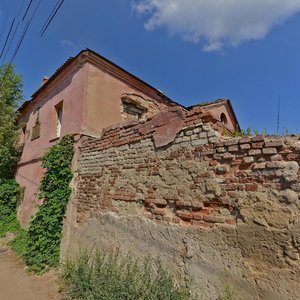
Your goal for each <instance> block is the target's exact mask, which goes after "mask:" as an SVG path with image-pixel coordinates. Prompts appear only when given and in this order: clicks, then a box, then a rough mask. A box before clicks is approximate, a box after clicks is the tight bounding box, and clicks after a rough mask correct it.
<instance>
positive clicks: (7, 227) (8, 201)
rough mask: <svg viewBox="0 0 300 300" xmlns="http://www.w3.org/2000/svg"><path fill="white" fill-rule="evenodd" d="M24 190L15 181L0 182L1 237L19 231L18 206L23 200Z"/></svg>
mask: <svg viewBox="0 0 300 300" xmlns="http://www.w3.org/2000/svg"><path fill="white" fill-rule="evenodd" d="M22 192H23V190H22V188H21V187H20V186H19V185H18V183H17V182H16V181H15V180H14V179H7V180H4V179H2V180H0V237H1V236H3V235H5V234H6V233H7V232H16V231H18V230H19V228H20V226H19V222H18V220H17V205H18V203H19V201H20V199H21V198H22Z"/></svg>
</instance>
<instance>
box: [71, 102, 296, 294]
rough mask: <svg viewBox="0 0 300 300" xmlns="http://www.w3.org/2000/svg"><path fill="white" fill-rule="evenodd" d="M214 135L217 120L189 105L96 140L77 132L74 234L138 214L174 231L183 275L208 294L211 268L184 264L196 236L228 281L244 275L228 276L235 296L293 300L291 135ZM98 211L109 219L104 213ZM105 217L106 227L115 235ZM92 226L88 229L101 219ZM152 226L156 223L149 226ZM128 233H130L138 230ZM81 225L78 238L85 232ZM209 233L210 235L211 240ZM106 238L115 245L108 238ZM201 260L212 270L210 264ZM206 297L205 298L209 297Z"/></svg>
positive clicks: (136, 243)
mask: <svg viewBox="0 0 300 300" xmlns="http://www.w3.org/2000/svg"><path fill="white" fill-rule="evenodd" d="M221 133H222V124H220V123H219V122H218V121H217V120H214V118H213V117H212V116H211V114H209V113H207V112H204V111H203V110H202V109H201V108H199V107H196V108H194V109H193V110H192V111H189V112H186V111H183V110H181V109H179V108H172V109H170V110H169V111H166V112H162V113H160V114H159V115H157V116H155V117H154V118H152V119H151V120H149V121H147V122H142V123H141V122H140V123H139V122H128V123H122V124H119V125H116V126H114V127H110V128H106V129H105V130H104V132H103V135H102V137H101V138H100V139H92V138H88V137H85V138H84V140H83V142H82V145H81V149H80V159H79V169H78V173H77V176H76V182H75V185H76V192H75V196H74V197H75V200H74V203H75V211H76V213H75V215H76V224H75V227H74V232H75V231H76V230H77V231H80V230H81V229H80V228H85V229H82V230H84V232H85V234H87V235H88V234H90V232H91V231H92V229H91V227H89V225H86V224H88V223H89V222H91V220H93V219H94V220H96V219H97V218H98V219H99V220H100V219H101V218H103V216H105V214H113V216H115V217H114V218H116V217H117V216H120V217H125V218H129V219H130V220H131V221H130V222H133V223H134V222H140V220H144V221H143V222H144V223H143V224H144V226H145V228H147V230H149V231H151V230H153V232H157V231H159V232H160V230H161V231H163V230H167V229H166V228H169V229H170V228H172V230H175V229H174V228H176V234H175V233H174V237H175V236H176V237H177V240H178V243H181V241H183V249H185V250H184V251H185V254H184V255H183V254H182V253H181V252H180V251H179V252H178V253H179V254H178V255H179V256H180V257H182V256H183V257H184V260H183V261H184V263H183V265H184V266H185V268H184V271H183V273H184V275H183V278H185V279H186V278H187V277H189V276H191V277H193V278H196V277H197V280H202V282H205V280H206V281H207V280H208V282H206V285H207V286H209V287H210V289H211V291H210V292H209V294H211V295H215V294H214V293H215V290H217V289H218V287H216V286H215V285H214V283H212V282H213V281H214V280H215V277H214V276H216V274H215V273H214V271H210V272H211V273H212V274H210V275H209V274H207V277H205V276H206V275H205V271H204V270H202V269H201V265H203V264H204V262H203V261H202V263H200V262H201V260H203V259H204V257H205V254H203V257H198V256H197V257H198V258H197V259H198V260H197V263H195V264H196V265H197V264H198V265H197V266H198V269H197V268H196V269H195V266H193V267H191V266H190V264H189V262H187V261H186V257H189V256H190V259H192V257H193V256H194V254H195V252H197V251H196V249H198V250H199V249H201V246H200V244H199V243H200V242H199V243H198V244H197V243H196V242H195V241H196V240H198V239H202V238H203V237H204V236H206V239H205V240H204V241H203V240H202V242H201V243H203V245H205V243H207V244H206V246H203V247H204V248H205V247H206V248H209V249H211V251H217V254H216V256H218V257H219V255H220V257H219V258H220V261H219V262H218V263H219V265H224V268H227V267H226V266H227V263H228V259H229V257H230V259H229V260H230V261H231V263H232V265H234V267H232V268H233V269H232V273H233V275H232V278H231V280H232V282H235V283H236V281H237V278H239V277H240V276H242V277H245V279H238V280H241V282H238V283H237V286H239V287H240V288H241V287H242V289H244V290H243V291H239V293H238V295H239V297H243V299H277V298H276V297H280V299H296V296H295V295H296V294H297V293H298V292H300V291H299V284H300V282H299V277H298V279H297V275H296V274H297V272H298V273H299V272H300V265H299V261H300V260H299V253H300V222H299V216H300V213H299V212H300V210H299V207H300V202H299V192H300V180H299V177H300V172H299V162H300V142H299V137H286V138H278V137H264V136H262V135H258V136H253V137H243V138H238V139H231V138H230V139H228V138H226V137H223V136H222V135H221ZM104 218H106V221H107V224H110V221H109V220H108V219H107V218H108V217H104ZM137 220H139V221H137ZM146 220H148V221H146ZM115 222H117V221H114V222H113V224H114V225H113V228H114V229H113V232H114V234H115V236H119V234H120V233H118V232H119V231H118V230H119V229H118V230H117V231H116V232H115V230H116V228H115V227H116V223H115ZM119 222H120V223H119V225H118V226H120V227H122V226H124V228H125V227H126V226H133V225H132V224H130V225H128V223H126V221H124V220H123V219H121V220H120V221H119ZM122 222H124V223H123V225H122ZM149 222H150V223H149ZM151 222H152V223H151ZM97 224H98V225H94V226H99V227H101V226H103V228H104V227H105V226H106V225H105V223H103V222H102V223H101V224H102V225H100V223H97ZM125 224H127V225H126V226H125ZM151 224H153V225H151ZM155 224H156V225H155ZM157 224H158V226H162V227H159V228H160V229H157V227H155V226H157ZM149 226H150V227H151V228H152V229H149V228H148V227H149ZM75 228H77V229H75ZM87 228H90V229H87ZM105 228H106V227H105ZM109 228H110V229H111V227H109ZM124 228H123V229H122V230H124ZM128 228H129V227H128ZM110 229H109V230H110ZM187 229H188V231H186V230H187ZM106 230H107V228H106ZM130 230H132V231H134V233H133V232H132V233H131V234H134V236H139V234H140V233H138V232H137V231H138V230H139V229H138V228H136V227H135V228H134V229H132V228H131V229H130ZM140 230H141V231H143V228H140ZM177 230H178V232H177ZM198 230H200V231H198ZM203 230H206V231H205V232H206V233H205V234H204V231H203ZM207 230H208V231H207ZM128 231H129V229H128ZM82 232H83V231H82ZM82 232H81V237H80V238H79V240H82V239H86V238H85V237H83V235H82V234H83V233H82ZM187 232H188V233H187ZM208 232H209V233H208ZM102 234H103V236H104V235H105V234H106V233H104V232H103V233H101V234H100V235H102ZM123 234H124V232H123ZM126 234H127V233H125V235H126ZM149 234H150V233H149ZM152 234H153V233H151V234H150V236H151V235H152ZM190 235H191V236H190ZM212 235H213V236H215V235H217V239H220V240H219V241H218V242H215V241H212V240H213V238H212ZM188 236H190V238H187V237H188ZM200 236H201V238H200ZM119 238H120V239H122V234H120V237H119ZM149 238H150V237H149ZM99 239H100V240H101V237H99ZM127 239H128V241H129V240H130V239H131V237H127ZM144 239H145V237H143V238H140V239H139V238H137V240H134V241H133V242H132V241H131V244H130V245H129V246H127V248H128V250H129V251H132V248H130V247H133V249H134V247H136V248H139V243H142V244H143V243H145V240H144ZM168 239H169V237H168V238H166V237H164V239H161V240H160V238H158V240H160V243H159V246H157V247H158V248H159V249H160V252H158V253H159V254H158V255H162V256H163V257H164V255H163V254H162V253H163V252H164V251H165V247H167V246H166V244H165V243H167V241H168ZM95 240H97V238H96V237H95ZM95 240H94V242H95ZM179 240H180V241H179ZM188 240H189V242H187V241H188ZM208 241H209V242H208ZM173 242H174V241H173V240H172V241H169V243H170V244H171V243H173ZM100 244H101V243H100ZM104 244H105V243H104ZM122 244H123V245H124V244H126V240H123V242H122ZM146 244H147V243H146ZM146 244H145V246H144V247H145V248H147V247H148V246H147V245H146ZM111 245H113V246H116V244H115V241H111ZM100 246H101V247H102V246H103V243H102V244H101V245H100ZM108 247H109V246H108ZM149 247H150V246H149ZM168 247H171V246H170V245H168ZM174 247H175V248H176V246H175V244H174ZM199 247H200V248H199ZM125 248H126V247H125ZM175 248H174V249H175ZM192 248H194V250H191V249H192ZM206 248H205V249H206ZM147 249H148V248H147ZM172 249H173V248H172ZM174 249H173V250H174ZM205 249H204V252H205ZM214 249H215V250H214ZM216 249H218V250H216ZM226 249H229V250H226ZM230 249H231V250H230ZM233 249H234V250H233ZM173 250H172V251H173ZM134 251H136V250H134ZM149 251H150V250H149V249H148V252H149ZM169 251H170V252H171V250H169ZM174 251H175V250H174ZM199 251H200V250H199ZM202 251H203V249H202ZM228 251H229V252H228ZM233 251H234V254H233ZM146 252H147V251H146ZM227 252H228V253H229V254H228V253H227ZM174 253H175V254H174V257H175V256H176V255H177V254H176V251H175V252H174ZM191 253H192V254H191ZM193 253H194V254H193ZM207 255H211V254H207ZM165 256H166V257H168V255H167V254H166V253H165ZM227 256H228V257H227ZM174 257H173V258H172V260H175V258H174ZM207 257H208V256H207ZM209 257H210V258H209V259H210V260H211V264H212V265H214V268H215V270H218V268H219V265H216V262H213V260H214V259H213V258H212V257H211V256H209ZM166 259H170V258H166ZM207 259H208V258H207ZM205 263H207V260H205ZM186 264H187V265H188V266H189V268H188V267H187V265H186ZM179 265H180V264H179ZM212 265H210V268H212ZM242 270H243V271H242ZM219 271H220V270H218V272H219ZM201 272H202V273H201ZM206 272H208V271H206ZM216 272H217V271H216ZM203 274H204V275H203ZM245 274H246V275H245ZM195 276H196V277H195ZM247 276H248V277H247ZM197 280H196V281H197ZM279 281H280V282H279ZM297 286H298V288H297ZM283 289H284V291H283ZM287 289H288V290H289V291H287ZM241 295H242V296H241ZM211 297H212V298H209V297H208V299H215V298H213V297H214V296H211ZM274 297H275V298H274ZM237 299H241V298H237ZM278 299H279V298H278Z"/></svg>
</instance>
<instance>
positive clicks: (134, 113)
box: [122, 101, 145, 120]
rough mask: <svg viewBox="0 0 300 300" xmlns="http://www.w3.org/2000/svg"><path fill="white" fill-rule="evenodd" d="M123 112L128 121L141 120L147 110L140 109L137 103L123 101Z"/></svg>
mask: <svg viewBox="0 0 300 300" xmlns="http://www.w3.org/2000/svg"><path fill="white" fill-rule="evenodd" d="M122 112H123V115H125V116H126V118H127V119H136V120H139V119H140V118H141V117H142V115H143V113H144V112H145V110H144V109H142V108H140V107H138V106H137V105H136V104H135V103H131V102H125V101H123V102H122Z"/></svg>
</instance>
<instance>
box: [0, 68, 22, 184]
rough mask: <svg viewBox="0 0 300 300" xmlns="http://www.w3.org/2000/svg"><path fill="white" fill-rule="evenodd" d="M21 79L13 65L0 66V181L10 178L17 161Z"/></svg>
mask: <svg viewBox="0 0 300 300" xmlns="http://www.w3.org/2000/svg"><path fill="white" fill-rule="evenodd" d="M22 88H23V81H22V77H21V75H20V74H17V73H16V72H15V67H14V66H13V65H3V66H1V67H0V181H1V180H3V179H7V178H11V177H12V176H13V171H14V168H15V165H16V163H17V161H18V157H19V153H20V146H19V145H18V136H19V135H18V127H17V117H18V114H17V112H16V109H17V107H18V105H19V104H20V102H21V100H22Z"/></svg>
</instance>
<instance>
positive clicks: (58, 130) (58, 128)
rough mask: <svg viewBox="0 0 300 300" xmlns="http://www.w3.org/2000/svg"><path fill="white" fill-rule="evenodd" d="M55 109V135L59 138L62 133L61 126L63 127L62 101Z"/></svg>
mask: <svg viewBox="0 0 300 300" xmlns="http://www.w3.org/2000/svg"><path fill="white" fill-rule="evenodd" d="M55 111H56V127H55V128H56V130H55V137H57V138H59V137H60V135H61V127H62V114H63V103H62V102H61V103H59V104H58V105H56V106H55Z"/></svg>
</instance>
